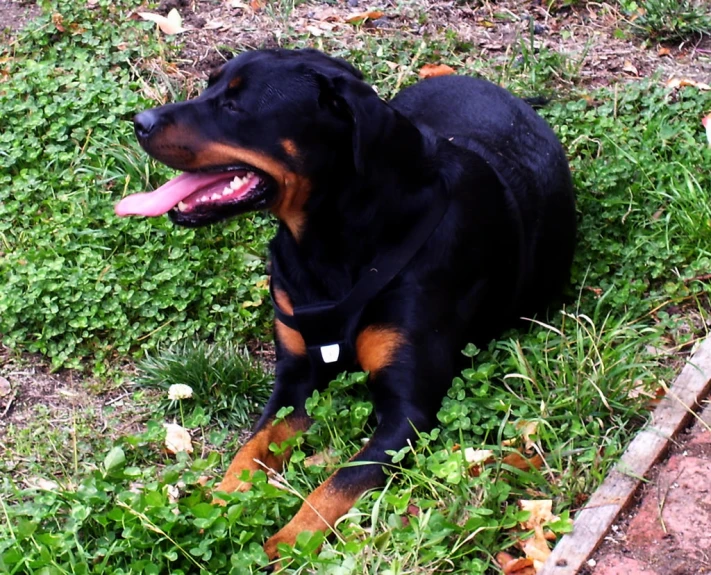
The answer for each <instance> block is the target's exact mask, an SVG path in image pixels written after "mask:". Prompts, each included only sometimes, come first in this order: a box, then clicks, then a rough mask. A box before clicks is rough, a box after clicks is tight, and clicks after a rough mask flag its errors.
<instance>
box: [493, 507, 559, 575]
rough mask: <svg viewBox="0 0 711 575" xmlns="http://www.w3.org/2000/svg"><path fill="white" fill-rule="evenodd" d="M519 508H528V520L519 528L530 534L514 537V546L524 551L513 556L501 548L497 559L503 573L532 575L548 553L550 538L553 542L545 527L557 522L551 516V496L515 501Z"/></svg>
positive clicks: (550, 533) (525, 509) (549, 532)
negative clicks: (521, 554) (518, 555)
mask: <svg viewBox="0 0 711 575" xmlns="http://www.w3.org/2000/svg"><path fill="white" fill-rule="evenodd" d="M518 505H519V507H520V508H521V510H522V511H528V513H529V514H528V519H526V520H525V521H523V522H521V523H520V524H519V527H520V528H521V529H523V530H525V531H526V532H527V533H528V532H531V531H532V532H533V534H532V535H530V536H526V537H519V538H517V539H516V543H515V545H516V547H518V548H519V549H521V551H523V553H524V556H523V557H514V556H513V555H511V554H510V553H507V552H505V551H502V552H501V553H498V554H497V555H496V562H497V563H498V564H499V566H500V567H501V570H502V571H503V572H504V574H505V575H535V574H536V573H538V572H539V571H540V570H541V569H542V568H543V564H544V563H545V562H546V559H548V556H549V555H550V554H551V549H550V547H549V546H548V542H549V541H554V540H555V538H556V536H555V534H554V533H553V532H552V531H550V530H548V529H546V525H548V524H550V523H553V522H555V521H559V520H560V518H559V517H557V516H556V515H553V512H552V507H553V502H552V501H551V500H550V499H543V500H536V501H534V500H521V501H519V502H518Z"/></svg>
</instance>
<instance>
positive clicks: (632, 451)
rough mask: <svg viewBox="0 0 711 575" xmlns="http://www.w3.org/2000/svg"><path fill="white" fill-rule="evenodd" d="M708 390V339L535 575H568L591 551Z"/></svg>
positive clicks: (710, 385)
mask: <svg viewBox="0 0 711 575" xmlns="http://www.w3.org/2000/svg"><path fill="white" fill-rule="evenodd" d="M710 389H711V337H708V338H706V339H705V340H704V341H703V343H702V344H701V345H700V346H699V349H698V350H697V351H696V353H695V354H694V356H693V357H692V358H691V359H690V360H689V362H688V363H687V364H686V365H685V366H684V369H683V370H682V371H681V374H679V377H677V378H676V380H675V381H674V384H673V385H672V386H671V388H670V389H669V391H668V393H667V395H666V396H665V397H664V399H662V401H661V402H660V403H659V405H658V406H657V408H656V409H655V410H654V413H653V414H652V418H651V421H650V423H649V425H648V426H647V427H645V428H644V429H643V430H642V431H641V432H640V433H638V434H637V436H636V437H635V438H634V440H633V441H632V443H630V445H629V447H628V448H627V450H626V451H625V453H624V454H623V456H622V457H621V459H620V461H619V462H618V464H617V465H616V466H615V468H614V469H613V470H612V471H611V472H610V473H609V474H608V476H607V478H606V479H605V481H604V482H603V483H602V485H601V486H600V487H599V488H598V489H597V491H595V493H594V494H593V496H592V497H591V498H590V501H588V503H587V505H586V506H585V508H584V509H582V510H581V511H580V513H578V516H577V517H576V518H575V522H574V524H573V531H572V533H569V534H568V535H565V536H563V538H562V539H561V540H560V541H559V542H558V544H557V545H556V546H555V549H553V552H552V553H551V555H550V557H549V558H548V560H547V561H546V563H545V565H543V568H542V569H541V570H540V571H539V573H538V575H574V574H575V573H577V572H578V571H579V570H580V569H581V568H582V567H583V564H584V563H585V562H586V561H587V560H588V558H589V557H590V555H592V553H593V552H594V551H595V549H597V547H598V545H599V544H600V543H601V542H602V539H603V538H604V537H605V535H606V534H607V531H608V530H609V529H610V526H611V525H612V523H613V522H614V521H615V519H616V518H617V516H618V515H619V513H620V512H621V511H622V510H623V509H625V507H626V506H627V505H628V504H629V503H630V501H631V500H632V496H633V495H634V493H635V491H636V490H637V488H638V487H639V485H640V484H641V482H642V478H643V477H644V476H645V475H646V474H647V472H648V471H649V469H650V468H651V467H652V465H654V464H655V463H656V462H657V461H659V459H660V458H661V457H662V456H663V455H664V454H665V452H666V450H667V448H668V447H669V443H670V442H671V440H672V439H673V438H674V437H675V436H676V435H677V433H678V432H679V431H680V430H682V429H683V428H684V427H685V426H686V425H687V424H688V422H689V418H690V417H692V410H694V409H695V408H696V407H698V405H699V402H700V401H701V400H702V399H703V398H704V397H705V396H706V394H707V393H708V392H709V390H710Z"/></svg>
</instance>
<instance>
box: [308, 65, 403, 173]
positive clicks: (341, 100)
mask: <svg viewBox="0 0 711 575" xmlns="http://www.w3.org/2000/svg"><path fill="white" fill-rule="evenodd" d="M318 83H319V88H320V94H319V104H320V105H321V107H323V108H328V109H329V110H330V111H331V112H332V113H333V114H334V115H336V116H339V117H341V118H343V119H345V120H347V121H348V122H349V123H350V125H351V133H352V140H353V164H354V166H355V169H356V173H358V174H363V173H364V172H365V166H366V164H367V161H366V159H367V158H366V157H367V156H368V155H369V153H370V152H371V151H372V150H373V148H374V145H375V144H376V143H377V141H378V138H379V137H380V135H381V134H382V132H383V129H384V128H385V127H386V126H387V125H388V124H389V123H388V121H387V117H386V116H387V112H388V111H389V110H390V108H389V107H388V105H387V104H386V103H385V102H383V101H382V100H381V99H380V97H379V96H378V94H377V93H376V92H375V90H374V89H373V88H372V87H371V86H369V85H368V84H366V83H365V82H363V81H361V80H360V79H359V78H357V77H355V76H352V75H347V76H345V75H334V76H331V75H328V76H326V75H322V74H319V75H318Z"/></svg>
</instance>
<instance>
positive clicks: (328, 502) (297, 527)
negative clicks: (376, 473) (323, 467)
mask: <svg viewBox="0 0 711 575" xmlns="http://www.w3.org/2000/svg"><path fill="white" fill-rule="evenodd" d="M332 480H333V476H331V477H329V478H328V479H327V480H326V481H325V482H323V483H322V484H321V485H320V486H319V487H318V488H317V489H316V491H314V492H313V493H312V494H311V495H309V496H308V497H307V498H306V501H304V503H303V505H302V506H301V509H299V511H298V512H297V514H296V515H294V517H293V519H292V520H291V521H289V523H287V524H286V525H285V526H284V527H283V528H282V529H280V530H279V531H278V532H277V533H276V534H275V535H273V536H271V537H270V538H269V539H268V540H267V542H266V543H265V544H264V551H265V552H266V553H267V555H268V556H269V558H270V559H274V558H275V557H277V556H278V555H279V552H278V551H277V545H279V544H280V543H286V544H287V545H293V544H294V543H295V542H296V537H297V536H298V535H299V533H301V532H302V531H311V532H312V533H315V532H316V531H328V530H329V529H332V528H333V526H334V524H335V523H336V521H338V519H339V518H341V517H343V516H344V515H345V514H346V513H347V512H348V510H349V509H350V508H351V507H353V505H354V504H355V502H356V501H357V500H358V498H359V497H360V496H361V493H362V491H360V490H359V489H355V490H352V491H351V492H346V491H344V490H342V489H337V488H336V487H335V486H334V485H332Z"/></svg>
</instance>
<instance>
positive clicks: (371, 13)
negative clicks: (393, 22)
mask: <svg viewBox="0 0 711 575" xmlns="http://www.w3.org/2000/svg"><path fill="white" fill-rule="evenodd" d="M383 16H385V13H384V12H382V11H381V10H368V11H367V12H360V13H358V14H351V15H350V16H347V17H346V22H348V23H349V24H360V23H361V22H364V21H365V20H377V19H378V18H382V17H383Z"/></svg>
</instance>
